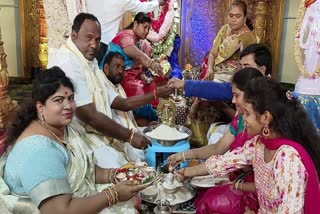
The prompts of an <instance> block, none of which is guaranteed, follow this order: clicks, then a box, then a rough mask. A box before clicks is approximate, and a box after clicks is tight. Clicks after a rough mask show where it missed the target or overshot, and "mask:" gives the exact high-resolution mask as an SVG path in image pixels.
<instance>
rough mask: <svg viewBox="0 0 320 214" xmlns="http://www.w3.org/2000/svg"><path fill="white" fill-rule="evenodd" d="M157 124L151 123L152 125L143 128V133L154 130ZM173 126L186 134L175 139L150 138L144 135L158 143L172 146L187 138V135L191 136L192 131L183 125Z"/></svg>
mask: <svg viewBox="0 0 320 214" xmlns="http://www.w3.org/2000/svg"><path fill="white" fill-rule="evenodd" d="M159 125H161V124H158V125H153V126H149V127H147V128H145V129H144V130H143V134H146V133H147V132H151V131H152V130H154V129H155V128H157V127H158V126H159ZM175 128H176V129H177V130H178V131H179V132H182V133H186V134H187V135H188V136H187V137H185V138H181V139H176V140H163V139H157V138H152V137H149V136H147V135H146V137H147V138H149V139H151V140H155V141H157V142H158V143H159V144H161V145H163V146H173V145H175V144H176V143H178V142H180V141H183V140H187V139H189V137H190V136H191V134H192V132H191V130H190V129H188V128H186V127H184V126H180V125H176V126H175Z"/></svg>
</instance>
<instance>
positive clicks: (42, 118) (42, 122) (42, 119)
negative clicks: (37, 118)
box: [41, 114, 46, 126]
mask: <svg viewBox="0 0 320 214" xmlns="http://www.w3.org/2000/svg"><path fill="white" fill-rule="evenodd" d="M41 124H42V125H43V126H46V120H45V119H44V115H43V114H41Z"/></svg>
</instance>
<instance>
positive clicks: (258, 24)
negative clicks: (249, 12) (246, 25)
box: [253, 0, 268, 43]
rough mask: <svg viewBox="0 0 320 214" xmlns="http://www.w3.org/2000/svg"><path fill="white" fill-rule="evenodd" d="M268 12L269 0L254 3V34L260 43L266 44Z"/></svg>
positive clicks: (258, 0) (259, 0)
mask: <svg viewBox="0 0 320 214" xmlns="http://www.w3.org/2000/svg"><path fill="white" fill-rule="evenodd" d="M267 11H268V4H267V0H255V1H254V12H253V13H254V14H253V20H254V22H253V26H254V30H253V32H254V35H255V37H256V40H257V42H258V43H264V42H265V41H266V28H267V18H268V16H267V15H268V14H267Z"/></svg>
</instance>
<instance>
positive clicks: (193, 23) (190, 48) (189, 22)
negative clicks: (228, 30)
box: [180, 0, 228, 66]
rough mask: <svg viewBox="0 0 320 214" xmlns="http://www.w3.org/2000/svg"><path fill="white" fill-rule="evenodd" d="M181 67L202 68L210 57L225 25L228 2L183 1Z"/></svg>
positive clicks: (218, 0)
mask: <svg viewBox="0 0 320 214" xmlns="http://www.w3.org/2000/svg"><path fill="white" fill-rule="evenodd" d="M181 4H182V6H181V8H182V12H181V34H182V36H181V50H180V56H181V58H180V64H181V66H183V65H185V64H187V63H190V64H192V65H193V66H200V65H201V63H202V62H203V60H204V58H205V57H206V56H207V55H208V53H209V51H210V49H211V47H212V42H213V40H214V38H215V37H216V34H217V33H218V31H219V29H220V27H221V26H222V25H223V23H224V17H225V16H226V13H225V11H226V8H227V4H228V3H227V1H225V0H216V1H212V0H182V1H181Z"/></svg>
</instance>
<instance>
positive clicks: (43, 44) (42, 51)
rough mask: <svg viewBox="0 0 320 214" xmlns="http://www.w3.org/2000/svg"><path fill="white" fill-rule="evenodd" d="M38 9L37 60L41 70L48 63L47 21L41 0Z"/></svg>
mask: <svg viewBox="0 0 320 214" xmlns="http://www.w3.org/2000/svg"><path fill="white" fill-rule="evenodd" d="M39 11H40V43H39V60H40V65H41V68H42V70H45V69H46V68H47V65H48V37H47V32H48V31H47V22H46V15H45V11H44V6H43V0H39Z"/></svg>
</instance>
